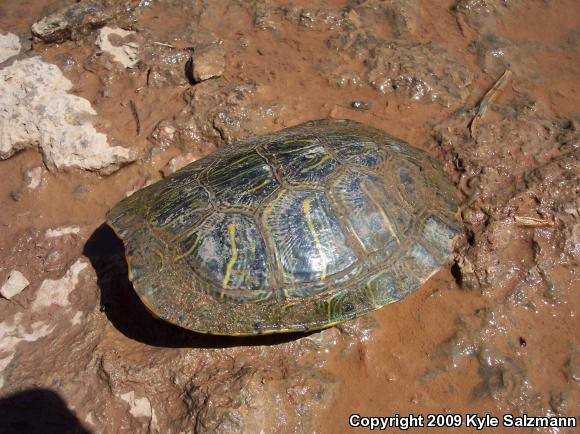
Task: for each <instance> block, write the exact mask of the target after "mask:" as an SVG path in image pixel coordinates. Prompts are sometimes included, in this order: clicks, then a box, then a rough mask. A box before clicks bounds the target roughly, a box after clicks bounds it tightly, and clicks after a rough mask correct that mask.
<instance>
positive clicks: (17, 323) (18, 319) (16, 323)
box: [0, 312, 55, 388]
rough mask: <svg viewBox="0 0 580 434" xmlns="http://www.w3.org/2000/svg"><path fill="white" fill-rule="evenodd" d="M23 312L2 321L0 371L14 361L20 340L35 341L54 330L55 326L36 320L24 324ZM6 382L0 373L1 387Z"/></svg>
mask: <svg viewBox="0 0 580 434" xmlns="http://www.w3.org/2000/svg"><path fill="white" fill-rule="evenodd" d="M22 317H23V314H22V313H20V312H19V313H17V314H16V315H15V316H14V318H13V319H12V321H5V322H2V323H0V372H2V371H3V370H4V369H5V368H6V367H7V366H8V365H9V364H10V362H11V361H12V359H13V358H14V355H15V354H16V345H18V344H19V343H20V342H34V341H37V340H38V339H40V338H42V337H44V336H48V335H49V334H50V333H52V332H53V330H54V328H55V326H52V327H50V326H49V325H48V324H46V323H43V322H40V321H36V322H33V323H32V324H31V325H30V326H26V327H25V326H24V325H22V323H23V321H22ZM3 384H4V379H3V378H2V376H1V375H0V388H1V387H2V386H3Z"/></svg>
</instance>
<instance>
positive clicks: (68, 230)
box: [44, 226, 81, 238]
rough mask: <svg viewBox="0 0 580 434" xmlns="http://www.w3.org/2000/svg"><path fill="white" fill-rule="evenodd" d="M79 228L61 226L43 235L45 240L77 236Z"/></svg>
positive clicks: (48, 230)
mask: <svg viewBox="0 0 580 434" xmlns="http://www.w3.org/2000/svg"><path fill="white" fill-rule="evenodd" d="M80 231H81V228H79V227H78V226H63V227H60V228H56V229H47V230H46V232H45V233H44V235H45V236H46V237H47V238H56V237H62V236H64V235H71V234H78V233H79V232H80Z"/></svg>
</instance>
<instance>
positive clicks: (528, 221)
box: [514, 215, 556, 228]
mask: <svg viewBox="0 0 580 434" xmlns="http://www.w3.org/2000/svg"><path fill="white" fill-rule="evenodd" d="M514 221H515V222H516V224H517V225H518V226H529V227H533V228H539V227H553V226H556V223H555V222H554V221H552V220H548V219H539V218H536V217H527V216H519V215H517V216H514Z"/></svg>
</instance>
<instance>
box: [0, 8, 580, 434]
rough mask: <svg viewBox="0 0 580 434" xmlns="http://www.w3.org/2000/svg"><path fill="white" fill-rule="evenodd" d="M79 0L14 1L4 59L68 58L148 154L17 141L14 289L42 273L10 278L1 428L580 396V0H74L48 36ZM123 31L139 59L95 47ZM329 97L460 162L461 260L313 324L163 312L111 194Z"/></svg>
mask: <svg viewBox="0 0 580 434" xmlns="http://www.w3.org/2000/svg"><path fill="white" fill-rule="evenodd" d="M74 4H75V2H73V1H70V0H46V1H41V0H28V1H22V2H15V1H14V2H3V3H2V4H0V34H3V33H5V32H11V33H14V34H16V35H18V36H19V37H20V41H21V44H22V52H21V54H19V55H18V56H17V57H16V58H14V59H9V60H7V61H6V62H4V63H0V71H1V70H2V69H3V68H7V67H9V65H12V64H13V62H15V61H17V60H21V59H25V58H29V57H33V56H41V58H42V59H43V60H44V61H45V62H48V63H51V64H54V65H57V66H58V67H59V68H60V69H61V70H62V72H63V74H64V75H65V76H66V77H67V78H68V79H69V80H70V81H71V82H72V83H73V87H72V89H71V90H70V93H72V94H74V95H78V96H79V97H82V98H85V99H86V100H88V101H89V102H90V104H91V105H92V107H93V108H94V110H95V111H96V113H97V115H96V117H95V119H94V120H93V123H94V125H95V128H96V129H97V130H98V131H99V132H102V133H105V134H106V136H107V138H108V140H109V142H110V143H111V144H113V145H117V146H123V147H127V148H130V149H132V150H133V151H134V152H135V153H136V156H137V157H136V161H135V162H133V163H131V164H124V165H123V166H122V167H121V168H120V169H119V170H117V171H114V173H111V174H108V175H107V174H106V173H107V171H101V173H97V172H90V171H85V170H81V169H78V168H66V167H65V168H59V169H55V168H54V167H49V166H47V165H45V161H44V160H43V157H42V155H41V153H40V152H39V151H38V149H37V148H38V147H39V145H38V144H32V146H30V147H28V148H27V149H25V150H22V151H20V152H18V153H16V154H14V155H13V156H11V157H10V158H7V159H5V160H1V161H0V176H1V182H0V287H1V286H2V285H3V284H4V282H5V280H6V279H7V277H8V275H9V273H10V272H11V271H12V270H18V271H20V272H21V273H22V274H23V275H24V276H25V277H26V279H27V280H28V281H29V284H28V286H27V287H26V288H24V289H23V290H22V292H20V293H19V294H17V295H15V296H14V297H13V298H11V299H10V300H8V299H4V298H0V432H7V433H8V432H91V433H93V432H94V433H101V432H102V433H138V432H161V433H180V432H223V433H226V432H228V433H229V432H247V433H254V432H264V433H270V432H272V433H273V432H283V433H286V432H288V433H302V432H317V433H334V432H346V431H349V427H348V417H349V415H350V414H352V413H359V414H361V415H366V416H371V415H372V416H393V415H395V414H397V413H398V414H401V415H407V414H410V413H413V414H423V415H426V414H428V413H453V414H466V413H478V414H479V415H485V414H486V413H489V414H491V415H495V416H497V417H501V416H502V415H503V414H505V413H512V414H522V413H525V414H528V415H534V416H545V415H548V416H555V415H563V416H575V415H577V414H578V411H579V409H580V384H579V382H580V365H579V363H580V353H579V351H580V349H579V343H580V342H579V341H580V339H579V334H578V330H580V321H579V319H578V312H579V308H580V297H579V296H578V291H579V290H580V275H579V274H580V268H579V267H578V266H579V261H580V168H579V162H580V154H579V152H580V151H579V150H578V145H579V141H580V133H579V132H578V128H579V122H580V114H579V113H580V112H579V111H578V108H579V107H580V81H579V80H578V77H579V76H580V4H579V3H578V2H577V1H574V0H550V1H543V0H530V1H523V0H510V1H506V0H459V1H457V0H449V1H439V2H420V1H418V0H406V1H403V0H401V1H399V0H387V1H379V0H357V1H352V0H334V1H332V0H326V1H325V0H318V1H314V2H304V1H295V2H291V3H290V2H288V3H286V2H279V1H267V0H252V1H228V2H222V1H217V0H215V1H214V0H210V1H196V0H185V1H184V0H179V1H178V0H142V1H140V2H138V1H129V2H119V1H115V0H103V1H96V0H94V1H85V0H82V1H81V3H80V5H81V7H84V6H87V5H88V6H87V9H86V10H88V11H89V12H88V13H87V14H86V15H82V14H84V13H85V12H83V11H85V9H80V10H81V15H82V16H81V18H80V19H72V18H70V17H71V14H69V15H68V17H69V18H68V19H69V21H67V23H66V28H65V31H64V33H62V34H59V35H57V36H58V38H59V39H58V40H57V41H56V42H55V41H54V38H56V36H55V35H54V34H51V35H50V36H45V37H46V38H47V40H49V39H50V41H49V42H46V41H43V38H42V37H41V36H39V35H36V36H35V37H34V38H33V36H32V33H31V25H33V24H34V23H36V22H38V21H39V20H41V19H42V18H43V17H45V16H49V15H50V14H53V13H57V14H58V13H59V11H62V10H63V8H70V7H71V5H74ZM120 4H123V7H120V6H119V5H120ZM95 11H96V12H95ZM66 17H67V15H66V14H65V18H66ZM104 25H106V26H109V27H120V28H122V29H125V30H129V31H133V32H135V33H132V34H131V35H130V36H126V37H120V36H117V35H116V36H115V37H114V38H113V37H111V39H110V41H111V42H112V43H113V45H117V46H119V45H123V46H124V47H125V48H126V49H129V48H131V46H130V45H127V44H131V43H133V44H137V45H136V46H138V48H137V51H136V53H137V54H136V55H137V57H138V59H139V60H138V62H137V63H136V64H135V65H134V66H132V67H130V68H126V67H125V66H123V65H122V64H120V63H119V62H116V61H115V59H114V57H113V56H112V55H111V54H110V53H105V52H103V51H102V50H100V49H99V48H98V46H97V45H96V40H97V33H98V32H99V29H100V28H101V27H103V26H104ZM49 31H50V29H49ZM47 35H48V33H47ZM62 35H64V36H62ZM51 38H52V39H51ZM127 47H129V48H127ZM196 53H205V55H204V57H203V59H202V58H201V56H200V58H198V59H197V61H198V64H197V66H196V65H195V62H194V60H196ZM196 67H197V68H198V72H199V71H203V73H204V74H209V76H211V78H209V76H208V77H204V75H203V74H202V75H201V76H200V75H196V74H195V71H194V70H192V68H196ZM506 69H509V70H510V71H512V72H513V75H512V78H511V80H510V82H509V83H508V84H507V86H506V87H505V88H504V89H503V91H502V93H501V94H500V95H499V97H498V98H497V100H495V102H494V103H493V104H492V105H491V106H490V107H489V110H487V112H486V113H485V115H484V116H483V117H482V119H481V120H480V121H479V123H478V124H477V125H476V126H474V128H473V129H472V131H470V129H469V125H470V122H471V120H472V119H473V117H474V116H475V114H476V111H477V105H478V103H479V101H480V100H481V98H482V97H483V95H485V93H486V92H487V90H488V89H489V88H490V87H491V86H493V84H494V82H495V81H496V80H497V79H498V78H499V77H500V76H501V75H502V74H503V72H504V71H505V70H506ZM208 71H209V72H208ZM200 77H201V78H200ZM206 78H207V79H206ZM198 80H202V81H198ZM1 86H2V83H0V93H1V92H2V87H1ZM353 103H355V104H354V105H353ZM354 106H358V107H359V108H358V109H357V108H355V107H354ZM1 109H2V108H1V107H0V110H1ZM325 117H334V118H350V119H355V120H358V121H362V122H365V123H367V124H370V125H373V126H375V127H377V128H380V129H382V130H384V131H387V132H389V133H391V134H393V135H395V136H398V137H400V138H402V139H405V140H407V141H409V142H410V143H411V144H412V145H413V146H417V147H421V148H423V149H425V150H427V151H428V152H430V153H432V154H433V155H434V156H435V157H437V158H438V159H439V160H440V161H441V162H442V163H443V165H444V167H445V169H446V171H447V173H448V175H449V177H450V178H451V179H452V180H453V181H454V182H455V184H456V185H457V189H458V192H459V194H460V195H461V198H462V203H463V205H462V210H463V211H462V213H463V214H462V217H463V220H464V222H465V233H464V236H463V241H462V244H461V246H459V247H458V249H457V253H456V256H455V258H454V259H453V262H452V264H451V265H450V266H449V267H447V268H445V269H443V270H441V272H439V273H438V274H437V275H435V276H434V277H433V278H432V279H431V280H430V281H429V282H428V283H427V284H426V285H425V286H424V287H423V288H421V289H420V290H418V291H417V292H416V293H414V294H412V295H411V296H409V297H408V298H407V299H405V300H404V301H402V302H400V303H397V304H394V305H390V306H387V307H385V308H384V309H380V310H378V311H376V312H374V313H372V314H369V315H367V316H364V317H361V318H359V319H357V320H355V321H352V322H351V323H347V324H344V325H341V326H338V327H333V328H331V329H328V330H325V331H322V332H315V333H311V334H308V335H284V336H268V337H264V338H248V339H236V338H225V337H224V338H219V337H211V336H201V335H194V334H191V333H188V332H186V331H184V330H180V329H178V328H175V327H173V326H170V325H168V324H164V323H161V322H159V321H157V320H155V319H154V318H153V317H151V315H150V314H149V313H148V312H147V311H146V310H145V308H144V307H143V305H142V304H141V303H140V301H139V300H138V298H137V297H136V295H135V294H134V292H133V290H132V288H131V285H130V282H129V281H128V280H127V277H126V264H125V263H124V261H123V251H122V244H120V242H119V240H117V239H116V237H115V236H114V234H113V233H112V232H111V231H110V230H109V229H107V228H106V227H105V226H103V223H104V219H105V214H106V212H107V211H108V210H109V209H110V208H111V207H112V206H113V205H114V204H115V203H116V202H117V201H119V200H120V199H121V198H123V197H125V195H126V194H127V193H128V192H131V191H134V190H136V189H138V188H141V187H143V186H144V185H147V184H148V183H151V182H154V181H156V180H158V179H161V177H162V176H165V175H167V174H168V173H171V172H172V171H174V170H176V169H177V168H179V167H181V166H183V165H184V164H186V163H187V162H189V161H191V160H192V159H195V158H199V157H200V156H203V155H205V154H207V153H209V152H211V151H212V150H213V149H215V148H216V147H219V146H222V145H224V144H228V143H233V142H235V141H237V140H239V139H241V138H245V137H248V136H250V135H253V134H261V133H264V132H271V131H276V130H279V129H281V128H283V127H286V126H292V125H295V124H298V123H301V122H303V121H306V120H311V119H318V118H325ZM137 119H138V120H137ZM0 125H1V124H0ZM137 127H138V128H137ZM0 134H2V132H1V131H0ZM55 229H56V230H58V231H60V232H58V231H57V232H55V231H54V230H55ZM359 430H360V429H359ZM425 430H426V428H425ZM506 431H509V432H535V431H541V432H552V433H559V432H566V431H565V430H564V431H563V430H562V429H549V428H543V429H537V430H532V429H530V428H520V429H517V428H511V429H509V430H507V429H506ZM453 432H476V430H475V428H469V427H466V426H465V424H463V426H462V427H460V428H454V429H453ZM570 432H572V431H570Z"/></svg>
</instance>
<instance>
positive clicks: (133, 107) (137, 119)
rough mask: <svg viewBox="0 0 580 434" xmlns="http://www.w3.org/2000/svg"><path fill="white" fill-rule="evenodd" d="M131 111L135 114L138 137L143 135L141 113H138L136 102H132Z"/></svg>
mask: <svg viewBox="0 0 580 434" xmlns="http://www.w3.org/2000/svg"><path fill="white" fill-rule="evenodd" d="M130 105H131V111H132V112H133V117H134V118H135V126H136V128H137V135H139V134H141V120H139V112H138V111H137V104H135V101H133V100H131V101H130Z"/></svg>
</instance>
